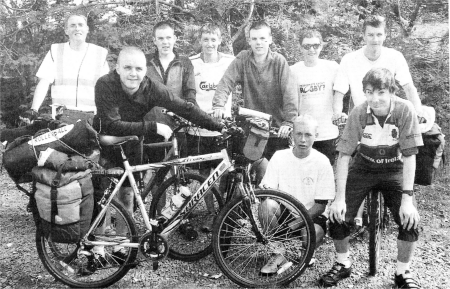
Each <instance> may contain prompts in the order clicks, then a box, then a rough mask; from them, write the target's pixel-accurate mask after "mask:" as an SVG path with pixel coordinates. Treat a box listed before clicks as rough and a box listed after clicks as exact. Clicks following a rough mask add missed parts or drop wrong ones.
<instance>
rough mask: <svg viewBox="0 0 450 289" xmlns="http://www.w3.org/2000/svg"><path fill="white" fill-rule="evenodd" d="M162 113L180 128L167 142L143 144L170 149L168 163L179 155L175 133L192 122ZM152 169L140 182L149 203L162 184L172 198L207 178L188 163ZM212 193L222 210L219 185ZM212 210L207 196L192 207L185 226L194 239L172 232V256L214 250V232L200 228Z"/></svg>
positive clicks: (189, 256)
mask: <svg viewBox="0 0 450 289" xmlns="http://www.w3.org/2000/svg"><path fill="white" fill-rule="evenodd" d="M161 112H162V113H164V114H166V115H169V116H170V117H171V118H172V119H173V120H174V121H175V122H176V123H177V127H176V128H175V129H174V130H173V133H172V135H173V137H172V138H171V140H169V141H166V142H158V143H150V144H143V147H146V148H150V149H152V148H169V150H168V151H167V152H166V154H165V157H164V159H163V160H162V162H167V161H169V160H174V159H178V158H179V157H180V156H179V154H178V140H177V138H176V137H174V136H175V135H176V133H177V132H178V131H180V130H182V129H184V128H186V127H189V126H192V123H190V122H189V121H188V120H186V119H184V118H182V117H180V116H178V115H176V114H173V113H171V112H168V111H167V110H165V109H162V111H161ZM153 171H154V172H153V174H152V176H151V178H150V179H149V180H146V181H145V182H140V184H139V188H140V189H141V198H142V199H143V200H144V203H146V204H150V198H149V195H150V193H151V195H152V197H154V196H155V195H156V192H157V189H158V188H159V187H162V188H164V190H165V191H166V194H167V197H168V198H171V197H172V196H173V195H174V193H175V194H176V193H177V188H178V187H179V186H180V185H184V186H187V187H189V189H190V191H192V192H195V191H196V190H197V188H198V186H199V185H200V184H202V183H203V182H204V181H205V179H206V178H205V177H204V176H201V175H200V174H198V173H195V172H192V171H189V170H188V169H187V168H186V166H185V165H171V166H163V167H160V168H156V169H153ZM142 177H143V176H142V175H141V178H140V179H141V180H142V179H143V178H142ZM211 193H212V194H213V196H214V198H213V202H214V208H215V209H216V210H220V209H221V208H223V206H224V205H223V200H222V198H221V194H220V193H219V190H218V188H217V187H213V188H212V189H211ZM164 205H165V203H164V204H162V207H164ZM148 207H149V206H148ZM136 209H137V208H136ZM147 211H148V210H147ZM209 213H210V212H209V211H208V209H207V206H206V202H205V200H204V198H201V199H200V200H199V203H197V205H196V207H195V208H194V209H193V212H192V213H191V214H190V216H189V218H188V219H189V222H186V223H185V224H186V225H189V226H191V230H190V233H191V235H190V236H191V238H186V234H183V232H181V230H180V231H176V232H174V234H172V235H171V236H170V238H168V240H167V241H168V243H169V247H170V249H169V254H168V256H169V257H170V258H172V259H175V260H181V261H186V262H192V261H198V260H200V259H202V258H204V257H206V256H207V255H209V254H211V253H212V248H211V246H210V245H209V244H210V243H211V235H210V234H209V232H205V231H202V230H201V229H200V227H201V226H202V224H203V221H204V219H205V218H206V217H207V215H208V214H209ZM136 218H137V219H138V221H140V222H141V223H143V222H142V220H141V219H140V217H139V214H136ZM143 229H144V230H145V226H143ZM194 231H195V232H194ZM192 234H195V236H192Z"/></svg>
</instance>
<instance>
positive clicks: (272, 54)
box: [249, 48, 275, 65]
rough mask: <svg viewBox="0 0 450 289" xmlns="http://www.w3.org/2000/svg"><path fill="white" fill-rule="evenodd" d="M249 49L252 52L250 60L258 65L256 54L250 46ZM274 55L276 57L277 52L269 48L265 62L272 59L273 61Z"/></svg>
mask: <svg viewBox="0 0 450 289" xmlns="http://www.w3.org/2000/svg"><path fill="white" fill-rule="evenodd" d="M249 51H250V53H249V55H250V57H249V58H250V61H251V62H253V63H254V64H255V65H256V64H257V63H256V61H255V56H254V53H253V50H252V49H251V48H250V49H249ZM274 57H275V52H273V51H272V50H270V48H269V52H267V56H266V60H265V61H264V64H266V63H269V62H270V61H272V59H274Z"/></svg>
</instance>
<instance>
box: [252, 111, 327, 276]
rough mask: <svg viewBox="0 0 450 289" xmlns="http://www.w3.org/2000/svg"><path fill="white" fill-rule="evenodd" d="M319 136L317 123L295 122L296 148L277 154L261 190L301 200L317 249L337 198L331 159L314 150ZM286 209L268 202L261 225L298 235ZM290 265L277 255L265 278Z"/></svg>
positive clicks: (261, 214) (307, 119)
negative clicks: (328, 208)
mask: <svg viewBox="0 0 450 289" xmlns="http://www.w3.org/2000/svg"><path fill="white" fill-rule="evenodd" d="M317 136H318V134H317V121H316V120H315V119H314V118H313V117H312V116H310V115H301V116H298V117H297V118H295V119H294V129H293V132H292V138H293V141H294V147H293V148H292V149H291V148H289V149H285V150H279V151H277V152H275V154H274V155H273V157H272V158H271V159H270V161H269V164H268V166H267V170H266V174H265V175H264V178H263V179H262V181H261V184H260V187H263V188H273V189H279V190H282V191H285V192H286V193H288V194H290V195H292V196H294V197H295V198H296V199H298V200H299V201H300V202H301V203H302V204H303V205H304V206H305V207H306V209H307V210H308V213H309V215H310V216H311V218H312V219H313V221H314V227H315V229H316V245H317V246H319V245H320V243H321V242H322V240H323V237H324V236H325V233H326V222H327V218H326V217H325V216H324V215H323V213H324V212H325V209H326V206H327V203H328V201H329V200H333V199H334V196H335V185H334V175H333V168H332V166H331V164H330V162H329V161H328V159H327V157H326V156H325V155H323V154H322V153H320V152H318V151H317V150H315V149H314V148H312V147H313V144H314V141H315V139H316V137H317ZM286 211H287V210H285V206H284V205H283V204H280V203H277V202H276V201H275V200H272V199H266V200H265V201H263V202H262V203H261V205H260V208H259V214H258V217H259V221H260V222H261V224H265V228H264V230H265V231H266V232H271V231H272V230H274V231H276V230H277V228H278V227H279V224H282V223H288V226H289V227H290V229H292V230H293V232H295V231H296V230H298V228H299V227H301V225H300V224H298V222H297V221H296V220H295V217H294V216H293V215H292V214H291V213H286ZM286 262H287V259H286V258H285V257H284V256H283V254H282V253H280V252H278V253H274V254H273V255H272V257H271V258H270V259H269V261H268V262H267V264H266V265H265V266H264V267H263V268H262V269H261V274H264V275H270V274H275V273H276V272H277V271H278V268H279V267H280V266H282V265H283V264H284V263H286ZM310 264H311V263H310Z"/></svg>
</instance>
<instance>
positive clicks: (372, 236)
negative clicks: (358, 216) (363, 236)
mask: <svg viewBox="0 0 450 289" xmlns="http://www.w3.org/2000/svg"><path fill="white" fill-rule="evenodd" d="M367 208H368V215H369V275H371V276H375V274H376V273H377V271H378V262H379V259H380V247H381V240H382V239H381V238H382V236H381V230H382V216H383V209H384V206H383V197H382V195H381V192H379V191H377V190H374V191H372V192H370V193H369V195H368V196H367Z"/></svg>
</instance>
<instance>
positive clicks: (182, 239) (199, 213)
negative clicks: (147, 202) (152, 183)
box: [150, 173, 223, 262]
mask: <svg viewBox="0 0 450 289" xmlns="http://www.w3.org/2000/svg"><path fill="white" fill-rule="evenodd" d="M205 180H206V178H205V177H203V176H201V175H197V174H193V173H184V174H183V176H182V177H181V178H180V177H177V176H172V177H171V178H170V179H168V180H166V181H165V182H164V183H162V185H161V186H160V187H159V188H158V191H157V192H156V194H155V196H154V198H153V200H152V204H151V207H150V218H153V219H154V218H156V217H157V216H158V213H159V212H158V211H159V210H160V209H161V208H162V207H164V206H165V205H166V203H168V202H170V199H171V198H172V196H173V195H174V194H177V193H179V186H180V185H183V186H187V187H188V188H189V190H190V191H191V193H192V194H195V192H197V190H198V188H199V187H200V186H201V185H202V184H203V183H204V182H205ZM206 194H212V196H213V198H212V201H213V203H212V204H211V205H210V206H211V207H210V208H208V207H207V205H206V201H205V197H206V195H205V196H204V197H203V198H201V199H200V200H199V201H198V203H197V205H196V206H195V207H194V208H192V210H191V212H190V213H189V214H188V215H187V217H186V219H187V221H188V222H189V224H190V225H191V226H192V228H191V230H190V233H188V234H194V235H196V236H195V237H192V238H189V237H188V236H187V232H183V231H182V230H180V229H176V230H174V231H173V232H172V233H171V234H170V235H169V236H168V238H167V239H168V240H167V241H168V243H169V257H170V258H172V259H176V260H181V261H188V262H190V261H197V260H200V259H201V258H204V257H206V256H208V255H209V254H211V252H212V247H211V239H212V237H211V236H212V233H211V232H208V231H205V230H204V229H203V226H204V225H205V222H207V220H208V218H210V217H211V216H210V215H211V211H212V210H214V211H215V212H218V211H220V210H221V209H222V208H223V202H222V197H221V195H220V193H219V190H218V189H217V187H216V186H213V187H212V188H211V189H210V191H209V192H207V193H206ZM180 223H181V222H180ZM194 231H195V232H194Z"/></svg>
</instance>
